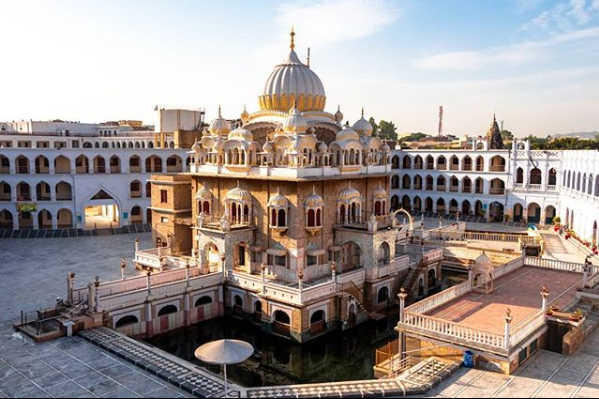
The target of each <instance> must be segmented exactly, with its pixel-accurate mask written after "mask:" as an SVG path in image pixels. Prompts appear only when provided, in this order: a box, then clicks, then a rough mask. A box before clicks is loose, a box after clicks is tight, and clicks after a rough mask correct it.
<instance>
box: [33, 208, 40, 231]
mask: <svg viewBox="0 0 599 399" xmlns="http://www.w3.org/2000/svg"><path fill="white" fill-rule="evenodd" d="M38 215H39V212H31V217H32V219H33V220H32V222H33V230H38V229H39V228H40V226H39V219H38Z"/></svg>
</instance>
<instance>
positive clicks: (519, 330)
mask: <svg viewBox="0 0 599 399" xmlns="http://www.w3.org/2000/svg"><path fill="white" fill-rule="evenodd" d="M545 319H546V317H545V312H544V311H543V309H540V310H538V311H537V312H535V313H533V314H532V315H530V316H528V317H527V318H526V319H524V320H522V321H521V322H520V323H518V324H517V325H516V326H515V327H514V328H513V329H512V330H511V331H510V347H514V346H516V345H518V344H519V343H520V341H522V340H523V339H526V338H527V337H528V336H529V335H530V334H532V333H534V332H535V331H536V330H538V329H539V328H541V327H542V326H543V325H545Z"/></svg>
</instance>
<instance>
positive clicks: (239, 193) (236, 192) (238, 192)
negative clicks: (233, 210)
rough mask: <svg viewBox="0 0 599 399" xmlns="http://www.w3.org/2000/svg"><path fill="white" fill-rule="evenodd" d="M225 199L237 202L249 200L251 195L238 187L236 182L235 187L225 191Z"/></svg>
mask: <svg viewBox="0 0 599 399" xmlns="http://www.w3.org/2000/svg"><path fill="white" fill-rule="evenodd" d="M226 199H227V200H230V201H238V202H251V201H252V195H251V194H250V193H249V191H247V190H244V189H242V188H241V187H239V183H237V187H235V188H234V189H233V190H230V191H229V192H228V193H227V197H226Z"/></svg>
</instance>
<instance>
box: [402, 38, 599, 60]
mask: <svg viewBox="0 0 599 399" xmlns="http://www.w3.org/2000/svg"><path fill="white" fill-rule="evenodd" d="M594 37H599V28H589V29H582V30H578V31H573V32H568V33H562V34H559V35H554V36H552V37H551V38H549V39H547V40H543V41H529V42H524V43H517V44H513V45H510V46H501V47H495V48H492V49H489V50H483V51H457V52H449V53H442V54H436V55H433V56H429V57H425V58H422V59H419V60H417V61H416V62H415V63H414V65H415V66H416V67H419V68H421V69H426V70H475V69H481V68H484V67H488V66H493V65H501V66H518V65H522V64H525V63H528V62H531V61H536V60H539V59H542V58H544V57H546V56H547V50H548V49H550V48H551V47H554V46H557V45H560V44H564V43H571V42H575V41H578V40H584V39H590V38H594Z"/></svg>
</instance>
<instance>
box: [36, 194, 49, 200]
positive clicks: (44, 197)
mask: <svg viewBox="0 0 599 399" xmlns="http://www.w3.org/2000/svg"><path fill="white" fill-rule="evenodd" d="M36 199H37V200H38V201H51V200H52V197H51V196H50V194H42V193H38V194H36Z"/></svg>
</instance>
